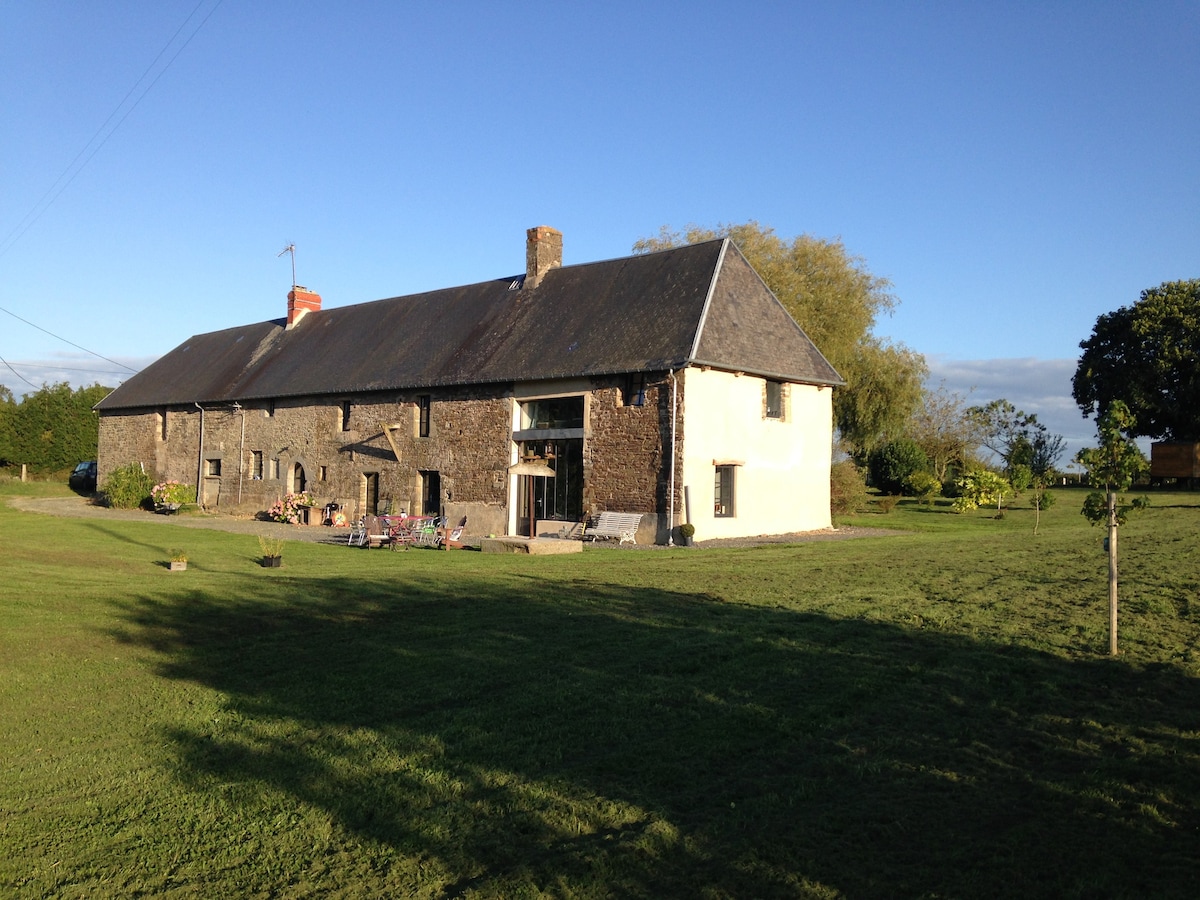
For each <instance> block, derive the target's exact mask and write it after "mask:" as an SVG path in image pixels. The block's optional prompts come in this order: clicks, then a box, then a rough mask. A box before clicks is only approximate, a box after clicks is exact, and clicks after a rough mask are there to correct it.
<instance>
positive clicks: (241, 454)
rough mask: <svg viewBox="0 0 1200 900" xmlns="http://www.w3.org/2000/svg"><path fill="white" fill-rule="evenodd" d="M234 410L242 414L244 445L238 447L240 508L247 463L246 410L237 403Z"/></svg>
mask: <svg viewBox="0 0 1200 900" xmlns="http://www.w3.org/2000/svg"><path fill="white" fill-rule="evenodd" d="M233 408H234V409H236V410H239V411H240V412H241V414H242V445H241V446H240V447H238V506H241V505H242V476H243V475H244V474H245V469H246V467H245V462H246V410H245V408H244V407H243V406H242V404H240V403H237V402H236V401H235V402H234V404H233Z"/></svg>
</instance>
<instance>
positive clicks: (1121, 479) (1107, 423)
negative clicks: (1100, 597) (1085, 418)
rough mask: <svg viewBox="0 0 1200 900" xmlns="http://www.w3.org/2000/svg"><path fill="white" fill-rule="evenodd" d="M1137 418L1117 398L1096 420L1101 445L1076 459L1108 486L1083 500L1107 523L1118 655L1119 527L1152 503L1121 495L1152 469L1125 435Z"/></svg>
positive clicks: (1111, 643)
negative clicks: (1134, 513) (1123, 502)
mask: <svg viewBox="0 0 1200 900" xmlns="http://www.w3.org/2000/svg"><path fill="white" fill-rule="evenodd" d="M1135 424H1136V423H1135V420H1134V416H1133V413H1131V412H1130V411H1129V407H1127V406H1126V405H1125V404H1124V403H1123V402H1122V401H1120V400H1114V401H1113V402H1112V403H1111V404H1110V405H1109V407H1108V409H1107V410H1105V411H1104V413H1103V414H1102V415H1101V416H1100V418H1099V419H1098V420H1097V422H1096V432H1097V435H1098V437H1099V440H1100V446H1099V447H1088V448H1085V449H1083V450H1080V451H1079V453H1077V454H1076V455H1075V461H1076V462H1078V463H1079V464H1080V465H1081V466H1083V467H1084V469H1086V470H1087V473H1088V479H1089V480H1090V482H1091V483H1092V484H1093V485H1096V486H1099V485H1104V491H1103V492H1101V491H1092V492H1091V493H1090V494H1088V495H1087V498H1086V499H1085V500H1084V501H1083V509H1082V510H1080V512H1082V513H1083V515H1084V516H1085V517H1087V520H1088V521H1089V522H1091V523H1092V524H1093V525H1099V524H1100V523H1101V522H1106V523H1107V525H1108V539H1107V540H1106V541H1105V544H1106V546H1107V549H1108V652H1109V655H1110V656H1116V655H1117V528H1118V527H1119V526H1121V525H1124V524H1125V520H1126V519H1127V518H1128V516H1129V514H1130V513H1131V512H1133V511H1135V510H1141V509H1145V508H1146V507H1147V506H1149V505H1150V498H1149V497H1136V498H1134V500H1133V501H1132V502H1131V503H1129V504H1125V505H1122V499H1121V497H1120V496H1118V494H1119V493H1120V492H1121V491H1125V490H1128V489H1129V487H1130V485H1132V484H1133V482H1134V481H1135V480H1137V479H1138V478H1139V477H1141V476H1142V475H1145V474H1146V472H1148V471H1149V469H1150V464H1149V462H1147V460H1146V456H1145V454H1143V453H1142V451H1141V450H1140V449H1139V448H1138V446H1137V444H1135V443H1134V442H1133V441H1131V440H1130V439H1128V438H1127V437H1125V435H1126V434H1127V433H1131V432H1132V430H1133V428H1134V426H1135Z"/></svg>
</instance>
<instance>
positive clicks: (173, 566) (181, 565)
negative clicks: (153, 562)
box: [167, 560, 187, 572]
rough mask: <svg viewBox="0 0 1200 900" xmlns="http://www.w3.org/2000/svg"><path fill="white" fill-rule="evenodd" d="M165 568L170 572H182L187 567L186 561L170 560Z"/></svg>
mask: <svg viewBox="0 0 1200 900" xmlns="http://www.w3.org/2000/svg"><path fill="white" fill-rule="evenodd" d="M167 568H168V569H170V570H171V571H172V572H182V571H184V570H185V569H186V568H187V561H186V560H185V561H184V562H175V561H173V560H172V561H171V562H169V563H167Z"/></svg>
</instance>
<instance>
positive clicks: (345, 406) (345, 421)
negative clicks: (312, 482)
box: [322, 400, 350, 480]
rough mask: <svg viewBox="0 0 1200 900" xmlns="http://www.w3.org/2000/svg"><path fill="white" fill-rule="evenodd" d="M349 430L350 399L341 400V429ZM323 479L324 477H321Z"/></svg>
mask: <svg viewBox="0 0 1200 900" xmlns="http://www.w3.org/2000/svg"><path fill="white" fill-rule="evenodd" d="M349 430H350V401H349V400H343V401H342V431H349ZM322 480H324V479H322Z"/></svg>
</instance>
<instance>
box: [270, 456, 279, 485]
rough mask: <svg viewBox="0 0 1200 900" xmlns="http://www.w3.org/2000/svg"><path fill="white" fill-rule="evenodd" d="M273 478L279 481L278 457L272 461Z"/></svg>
mask: <svg viewBox="0 0 1200 900" xmlns="http://www.w3.org/2000/svg"><path fill="white" fill-rule="evenodd" d="M271 477H272V478H273V479H275V480H276V481H278V480H279V457H278V456H277V457H275V458H274V459H273V460H271Z"/></svg>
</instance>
